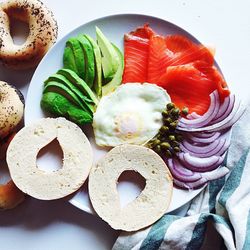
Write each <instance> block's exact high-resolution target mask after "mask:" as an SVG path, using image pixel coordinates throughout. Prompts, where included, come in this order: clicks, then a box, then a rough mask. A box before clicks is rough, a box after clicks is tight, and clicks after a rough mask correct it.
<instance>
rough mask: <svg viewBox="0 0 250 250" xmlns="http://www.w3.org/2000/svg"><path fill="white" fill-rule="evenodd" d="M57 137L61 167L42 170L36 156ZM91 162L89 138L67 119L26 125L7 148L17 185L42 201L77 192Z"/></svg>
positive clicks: (12, 173)
mask: <svg viewBox="0 0 250 250" xmlns="http://www.w3.org/2000/svg"><path fill="white" fill-rule="evenodd" d="M54 139H57V140H58V142H59V144H60V146H61V149H62V152H63V164H62V168H60V169H59V170H57V171H53V172H48V171H43V170H41V169H39V168H38V167H37V163H36V158H37V155H38V153H39V151H40V150H41V149H42V148H43V147H45V146H46V145H48V144H49V143H50V142H52V141H53V140H54ZM92 162H93V152H92V148H91V146H90V143H89V140H88V139H87V137H86V136H85V134H84V133H83V132H82V131H81V129H80V128H79V127H78V126H77V125H75V124H74V123H72V122H70V121H68V120H66V119H65V118H43V119H40V120H38V121H37V122H35V123H33V124H31V125H29V126H26V127H24V128H23V129H21V130H20V131H19V132H18V133H17V134H16V136H15V137H14V139H13V140H12V141H11V143H10V145H9V147H8V150H7V164H8V167H9V171H10V176H11V178H12V180H13V181H14V183H15V184H16V186H17V187H18V188H19V189H20V190H21V191H23V192H24V193H26V194H28V195H30V196H32V197H34V198H37V199H41V200H53V199H59V198H62V197H65V196H67V195H69V194H71V193H73V192H75V191H76V190H77V189H79V188H80V187H81V185H82V184H83V183H84V181H85V180H86V179H87V177H88V174H89V171H90V168H91V166H92Z"/></svg>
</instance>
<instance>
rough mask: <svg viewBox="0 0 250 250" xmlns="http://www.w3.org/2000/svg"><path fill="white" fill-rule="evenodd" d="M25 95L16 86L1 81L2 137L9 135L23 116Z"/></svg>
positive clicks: (0, 123) (0, 111) (0, 113)
mask: <svg viewBox="0 0 250 250" xmlns="http://www.w3.org/2000/svg"><path fill="white" fill-rule="evenodd" d="M23 112H24V97H23V95H22V93H21V92H20V91H19V90H18V89H16V88H15V87H13V86H11V85H9V84H8V83H6V82H2V81H0V139H1V138H4V137H6V136H8V135H9V134H10V132H11V131H13V130H14V129H15V128H16V127H17V125H18V124H19V123H20V121H21V120H22V118H23Z"/></svg>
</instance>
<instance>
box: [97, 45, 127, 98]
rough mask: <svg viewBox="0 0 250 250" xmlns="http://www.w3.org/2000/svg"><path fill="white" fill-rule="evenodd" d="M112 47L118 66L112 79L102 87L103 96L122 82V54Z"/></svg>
mask: <svg viewBox="0 0 250 250" xmlns="http://www.w3.org/2000/svg"><path fill="white" fill-rule="evenodd" d="M112 45H113V47H114V48H115V50H116V53H117V55H118V57H119V66H118V69H117V71H116V73H115V75H114V77H113V79H112V80H111V81H110V82H109V83H107V84H106V85H104V86H103V87H102V94H103V95H107V94H109V93H110V92H113V91H114V90H115V89H116V88H117V87H118V86H119V85H120V84H121V82H122V74H123V69H124V58H123V54H122V52H121V51H120V50H119V49H118V48H117V47H116V46H115V45H114V44H112Z"/></svg>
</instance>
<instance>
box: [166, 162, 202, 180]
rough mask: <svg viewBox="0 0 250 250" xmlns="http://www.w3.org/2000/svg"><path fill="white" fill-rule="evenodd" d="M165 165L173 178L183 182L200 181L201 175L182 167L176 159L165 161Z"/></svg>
mask: <svg viewBox="0 0 250 250" xmlns="http://www.w3.org/2000/svg"><path fill="white" fill-rule="evenodd" d="M167 165H168V167H169V169H170V172H171V174H172V175H173V177H174V178H175V179H177V180H179V181H183V182H194V181H197V180H199V179H201V177H202V176H201V174H200V173H197V172H193V171H191V170H190V169H187V168H185V167H183V166H182V165H181V164H180V162H179V161H178V160H177V159H171V158H169V159H167Z"/></svg>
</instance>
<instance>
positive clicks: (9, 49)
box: [0, 0, 58, 69]
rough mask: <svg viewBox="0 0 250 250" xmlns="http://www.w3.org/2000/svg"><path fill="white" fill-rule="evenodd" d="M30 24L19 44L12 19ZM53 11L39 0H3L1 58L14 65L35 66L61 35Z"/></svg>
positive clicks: (0, 39) (4, 63)
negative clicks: (16, 42)
mask: <svg viewBox="0 0 250 250" xmlns="http://www.w3.org/2000/svg"><path fill="white" fill-rule="evenodd" d="M10 17H11V18H14V19H17V20H20V21H23V22H26V23H28V25H29V36H28V38H27V40H26V41H25V43H24V44H22V45H16V44H14V43H13V39H12V37H11V34H10V19H9V18H10ZM57 32H58V27H57V22H56V20H55V19H54V16H53V13H52V12H51V11H50V10H49V9H48V8H47V7H46V6H45V5H44V4H43V3H42V2H40V1H39V0H9V1H6V2H4V3H0V62H2V64H3V65H5V66H6V67H9V68H13V69H28V68H32V67H35V66H36V65H37V64H38V63H39V62H40V60H41V59H42V57H43V56H44V55H45V53H46V52H47V51H48V49H49V48H50V47H51V46H52V45H53V44H54V43H55V41H56V39H57Z"/></svg>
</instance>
